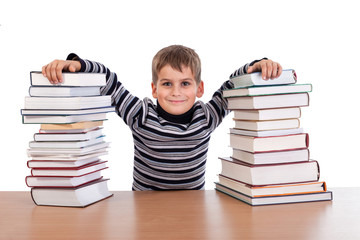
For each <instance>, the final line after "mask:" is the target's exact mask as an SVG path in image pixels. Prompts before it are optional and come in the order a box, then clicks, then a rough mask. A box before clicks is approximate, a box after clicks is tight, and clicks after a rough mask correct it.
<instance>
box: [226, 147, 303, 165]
mask: <svg viewBox="0 0 360 240" xmlns="http://www.w3.org/2000/svg"><path fill="white" fill-rule="evenodd" d="M231 157H232V158H234V159H236V160H240V161H243V162H246V163H248V164H277V163H289V162H304V161H309V160H310V152H309V149H308V148H305V149H295V150H286V151H273V152H260V153H252V152H246V151H242V150H240V149H236V148H233V149H232V156H231Z"/></svg>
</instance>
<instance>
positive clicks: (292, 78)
mask: <svg viewBox="0 0 360 240" xmlns="http://www.w3.org/2000/svg"><path fill="white" fill-rule="evenodd" d="M230 80H231V81H232V82H233V84H234V87H235V88H238V87H249V86H264V85H282V84H295V83H296V81H297V77H296V72H295V70H293V69H284V70H283V71H282V73H281V75H280V76H279V77H278V78H274V79H269V80H264V79H262V76H261V72H255V73H250V74H244V75H240V76H237V77H233V78H231V79H230Z"/></svg>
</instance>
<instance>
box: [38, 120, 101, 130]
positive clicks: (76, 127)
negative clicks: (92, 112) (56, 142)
mask: <svg viewBox="0 0 360 240" xmlns="http://www.w3.org/2000/svg"><path fill="white" fill-rule="evenodd" d="M102 125H103V121H91V122H89V121H86V122H77V123H69V124H41V126H40V132H44V131H47V132H50V131H52V132H55V131H62V132H64V131H68V130H80V131H82V130H83V129H90V128H94V127H100V126H102Z"/></svg>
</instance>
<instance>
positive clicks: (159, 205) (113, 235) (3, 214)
mask: <svg viewBox="0 0 360 240" xmlns="http://www.w3.org/2000/svg"><path fill="white" fill-rule="evenodd" d="M330 190H331V191H333V193H334V199H333V201H325V202H310V203H295V204H283V205H271V206H257V207H251V206H249V205H247V204H245V203H243V202H241V201H239V200H236V199H234V198H232V197H229V196H227V195H225V194H222V193H220V192H216V191H214V190H206V191H201V190H199V191H169V192H157V191H148V192H132V191H119V192H114V196H113V197H111V198H108V199H106V200H103V201H101V202H98V203H96V204H93V205H90V206H88V207H86V208H66V207H46V206H36V205H35V204H34V203H33V201H32V199H31V196H30V193H29V192H11V191H9V192H5V191H3V192H0V239H1V240H2V239H16V240H18V239H36V240H41V239H127V240H131V239H141V240H142V239H181V240H184V239H222V240H223V239H301V240H304V239H305V240H307V239H316V240H319V239H326V240H328V239H346V240H349V239H350V240H351V239H360V188H333V189H330Z"/></svg>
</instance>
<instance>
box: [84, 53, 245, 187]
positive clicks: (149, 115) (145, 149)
mask: <svg viewBox="0 0 360 240" xmlns="http://www.w3.org/2000/svg"><path fill="white" fill-rule="evenodd" d="M78 59H79V61H80V62H81V64H82V70H83V71H85V72H101V73H106V76H107V85H106V86H104V87H103V88H102V90H101V93H102V94H103V95H111V96H112V104H113V105H114V106H115V107H116V113H117V114H118V115H119V116H120V117H121V118H122V119H123V120H124V122H125V123H126V124H127V125H128V126H129V127H130V129H131V130H132V133H133V140H134V173H133V177H134V182H133V187H132V188H133V190H180V189H203V188H204V185H205V166H206V157H207V151H208V146H209V141H210V136H211V133H212V132H213V131H214V130H215V128H216V127H217V126H218V125H219V124H220V123H221V121H222V119H223V118H224V117H225V116H226V115H227V114H228V113H229V111H228V110H227V101H226V100H225V99H224V98H223V97H222V90H224V89H229V88H232V87H233V84H232V83H231V82H230V81H226V82H225V83H223V85H222V86H221V87H220V89H218V90H217V91H216V92H215V93H214V95H213V97H212V99H211V100H210V101H209V102H208V103H206V104H205V103H203V102H201V101H197V102H196V103H195V104H194V107H193V109H194V112H193V117H192V120H191V121H190V123H188V124H179V123H173V122H169V121H167V120H165V119H163V118H162V117H161V116H159V114H158V111H157V106H156V105H155V104H154V103H153V102H152V100H150V99H149V98H144V99H143V100H140V99H139V98H137V97H135V96H133V95H132V94H131V93H130V92H129V91H127V90H126V89H125V88H124V86H123V85H122V83H121V82H120V81H118V79H117V76H116V74H115V73H112V72H110V70H109V69H107V68H106V67H104V66H103V65H102V64H100V63H97V62H93V61H89V60H83V59H80V58H78ZM247 67H248V65H245V66H243V69H242V70H241V72H246V69H245V68H247Z"/></svg>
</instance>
